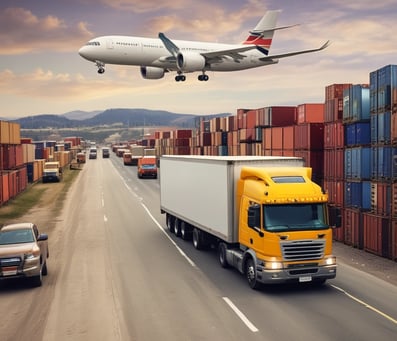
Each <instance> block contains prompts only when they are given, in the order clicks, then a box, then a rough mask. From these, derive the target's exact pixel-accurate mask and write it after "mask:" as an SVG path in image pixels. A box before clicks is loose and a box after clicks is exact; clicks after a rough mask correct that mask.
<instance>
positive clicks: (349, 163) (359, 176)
mask: <svg viewBox="0 0 397 341" xmlns="http://www.w3.org/2000/svg"><path fill="white" fill-rule="evenodd" d="M370 164H371V148H370V147H354V148H346V149H345V165H344V166H345V179H351V180H369V179H370V178H371V167H370V166H369V165H370Z"/></svg>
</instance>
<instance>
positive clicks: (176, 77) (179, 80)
mask: <svg viewBox="0 0 397 341" xmlns="http://www.w3.org/2000/svg"><path fill="white" fill-rule="evenodd" d="M175 80H176V81H177V82H184V81H185V80H186V76H185V75H177V76H175Z"/></svg>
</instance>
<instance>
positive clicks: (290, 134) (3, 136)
mask: <svg viewBox="0 0 397 341" xmlns="http://www.w3.org/2000/svg"><path fill="white" fill-rule="evenodd" d="M368 79H369V83H368V84H351V83H343V84H331V85H328V86H326V87H325V91H324V102H322V103H302V104H299V105H297V106H268V107H263V108H257V109H252V108H251V109H242V108H240V109H237V110H236V114H235V115H232V116H226V117H216V118H212V119H209V120H205V119H202V120H201V122H200V125H199V128H198V129H194V130H193V129H177V130H169V131H157V132H155V133H154V134H153V135H151V136H145V137H144V138H143V139H142V140H140V141H134V142H133V143H132V142H131V143H119V144H117V145H114V146H113V151H114V152H115V153H118V150H119V151H122V150H123V149H126V150H128V151H129V152H131V154H132V155H133V156H134V157H136V158H137V159H139V158H141V157H143V156H144V155H145V150H150V155H155V156H156V157H157V158H159V157H160V156H163V155H210V156H295V157H302V158H303V159H304V160H305V164H306V166H308V167H311V168H312V169H313V180H314V181H315V182H316V183H318V184H319V185H320V186H322V187H323V188H324V190H325V191H326V192H327V193H328V197H329V205H330V206H333V207H337V208H340V209H341V210H342V227H341V228H340V229H337V230H334V232H333V238H334V239H335V240H337V241H340V242H343V243H345V244H347V245H350V246H352V247H354V248H358V249H362V250H365V251H367V252H370V253H373V254H376V255H378V256H381V257H385V258H388V259H392V260H395V261H397V65H387V66H384V67H382V68H380V69H378V70H375V71H373V72H371V73H370V74H369V77H368ZM0 123H1V130H0V157H1V166H0V177H1V180H0V204H2V203H4V202H7V201H8V200H9V199H10V198H12V197H14V196H16V195H17V194H18V193H20V192H21V191H23V190H24V189H25V188H26V186H27V184H28V182H35V181H38V180H39V179H40V178H41V177H42V170H43V165H44V162H45V161H46V160H47V161H60V163H61V165H62V167H63V166H65V165H66V164H68V163H70V162H71V160H72V159H73V157H74V153H75V151H76V149H75V148H76V147H78V146H79V145H80V141H79V139H78V138H70V139H65V141H63V143H58V142H55V141H42V142H34V141H31V140H29V139H24V138H21V136H20V131H19V126H18V125H17V124H14V123H11V122H4V121H0ZM119 156H122V155H119ZM160 167H161V165H160ZM160 169H161V168H160ZM160 176H161V175H160Z"/></svg>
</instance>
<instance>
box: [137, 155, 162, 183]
mask: <svg viewBox="0 0 397 341" xmlns="http://www.w3.org/2000/svg"><path fill="white" fill-rule="evenodd" d="M137 176H138V178H154V179H157V159H156V157H154V156H144V157H142V158H140V159H139V160H138V167H137Z"/></svg>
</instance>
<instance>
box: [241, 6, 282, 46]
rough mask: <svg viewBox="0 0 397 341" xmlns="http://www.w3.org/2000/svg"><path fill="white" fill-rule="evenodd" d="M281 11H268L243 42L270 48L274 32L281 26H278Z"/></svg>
mask: <svg viewBox="0 0 397 341" xmlns="http://www.w3.org/2000/svg"><path fill="white" fill-rule="evenodd" d="M279 13H280V11H279V10H278V11H268V12H266V14H265V15H264V16H263V18H262V19H261V20H260V21H259V22H258V24H257V25H256V26H255V28H254V29H253V30H252V31H250V32H249V33H250V34H249V36H248V37H247V39H246V40H245V41H244V42H243V44H247V45H248V44H252V45H257V46H260V47H262V48H263V49H266V50H269V49H270V46H271V44H272V40H273V35H274V32H275V31H276V30H278V29H280V28H276V23H277V19H278V15H279Z"/></svg>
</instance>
